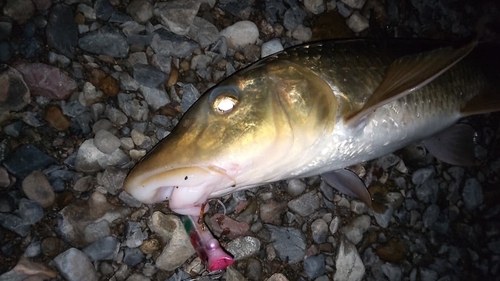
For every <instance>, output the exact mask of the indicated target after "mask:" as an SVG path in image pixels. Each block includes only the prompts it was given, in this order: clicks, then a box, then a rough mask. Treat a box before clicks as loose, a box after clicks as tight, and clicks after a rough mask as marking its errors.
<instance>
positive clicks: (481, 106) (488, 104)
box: [460, 87, 500, 117]
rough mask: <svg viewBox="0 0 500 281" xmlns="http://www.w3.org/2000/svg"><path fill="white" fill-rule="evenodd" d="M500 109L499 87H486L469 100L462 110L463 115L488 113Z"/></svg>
mask: <svg viewBox="0 0 500 281" xmlns="http://www.w3.org/2000/svg"><path fill="white" fill-rule="evenodd" d="M496 111H500V93H499V92H498V89H493V88H489V87H488V88H486V89H485V90H484V91H483V92H482V93H480V94H479V95H477V96H475V97H474V98H473V99H472V100H470V101H468V102H467V103H466V104H465V105H464V106H463V107H462V109H461V110H460V113H461V114H462V116H464V117H465V116H470V115H477V114H486V113H491V112H496Z"/></svg>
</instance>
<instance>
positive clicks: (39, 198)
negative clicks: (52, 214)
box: [22, 170, 56, 208]
mask: <svg viewBox="0 0 500 281" xmlns="http://www.w3.org/2000/svg"><path fill="white" fill-rule="evenodd" d="M22 188H23V192H24V193H25V194H26V196H27V197H28V198H29V199H30V200H33V201H35V202H38V203H39V204H40V205H41V206H42V207H43V208H48V207H50V206H52V204H54V201H55V198H56V197H55V194H54V191H53V190H52V186H51V185H50V183H49V181H48V180H47V177H46V176H45V174H44V173H43V172H42V171H38V170H35V171H33V172H31V173H30V174H29V175H28V176H26V178H24V180H23V183H22Z"/></svg>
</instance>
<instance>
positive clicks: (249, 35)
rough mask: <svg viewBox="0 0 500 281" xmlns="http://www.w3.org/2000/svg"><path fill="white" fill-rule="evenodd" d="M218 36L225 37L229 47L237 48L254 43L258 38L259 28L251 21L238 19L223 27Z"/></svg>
mask: <svg viewBox="0 0 500 281" xmlns="http://www.w3.org/2000/svg"><path fill="white" fill-rule="evenodd" d="M220 36H224V37H226V40H227V44H228V46H229V47H231V48H232V49H234V50H238V49H239V48H242V47H244V46H246V45H250V44H255V42H257V39H258V38H259V29H258V28H257V26H256V25H255V23H253V22H251V21H239V22H237V23H235V24H233V25H231V26H228V27H226V28H225V29H223V30H222V31H221V32H220Z"/></svg>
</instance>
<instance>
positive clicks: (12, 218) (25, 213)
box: [0, 198, 44, 237]
mask: <svg viewBox="0 0 500 281" xmlns="http://www.w3.org/2000/svg"><path fill="white" fill-rule="evenodd" d="M43 215H44V213H43V209H42V206H40V204H38V203H37V202H34V201H30V200H27V199H25V198H22V199H21V202H20V203H19V209H18V210H17V212H16V213H15V214H3V213H0V225H1V226H2V227H5V228H6V229H9V230H10V231H12V232H15V233H17V234H19V235H20V236H23V237H25V236H27V235H28V234H29V233H30V227H31V225H33V224H35V223H36V222H38V221H40V220H41V219H42V218H43Z"/></svg>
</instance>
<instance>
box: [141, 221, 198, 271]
mask: <svg viewBox="0 0 500 281" xmlns="http://www.w3.org/2000/svg"><path fill="white" fill-rule="evenodd" d="M155 214H156V215H155ZM155 214H153V216H155V217H156V218H154V219H153V218H152V221H151V223H150V224H148V225H150V228H151V229H152V230H153V231H154V232H155V233H157V234H159V236H160V237H161V238H162V240H163V241H164V242H165V243H167V244H166V245H165V247H164V248H163V251H162V252H161V254H160V256H158V258H157V259H156V265H157V266H158V268H159V269H162V270H168V271H170V270H174V269H176V268H178V267H179V266H181V265H182V264H183V263H184V262H186V260H187V259H188V258H190V257H191V256H192V255H193V254H194V253H195V252H194V249H193V246H192V245H191V243H190V242H189V236H188V235H187V233H186V231H185V230H184V226H183V224H182V222H181V220H180V219H179V217H177V216H174V215H163V214H161V213H160V212H155ZM161 225H165V226H167V227H168V228H167V229H160V227H161Z"/></svg>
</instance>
